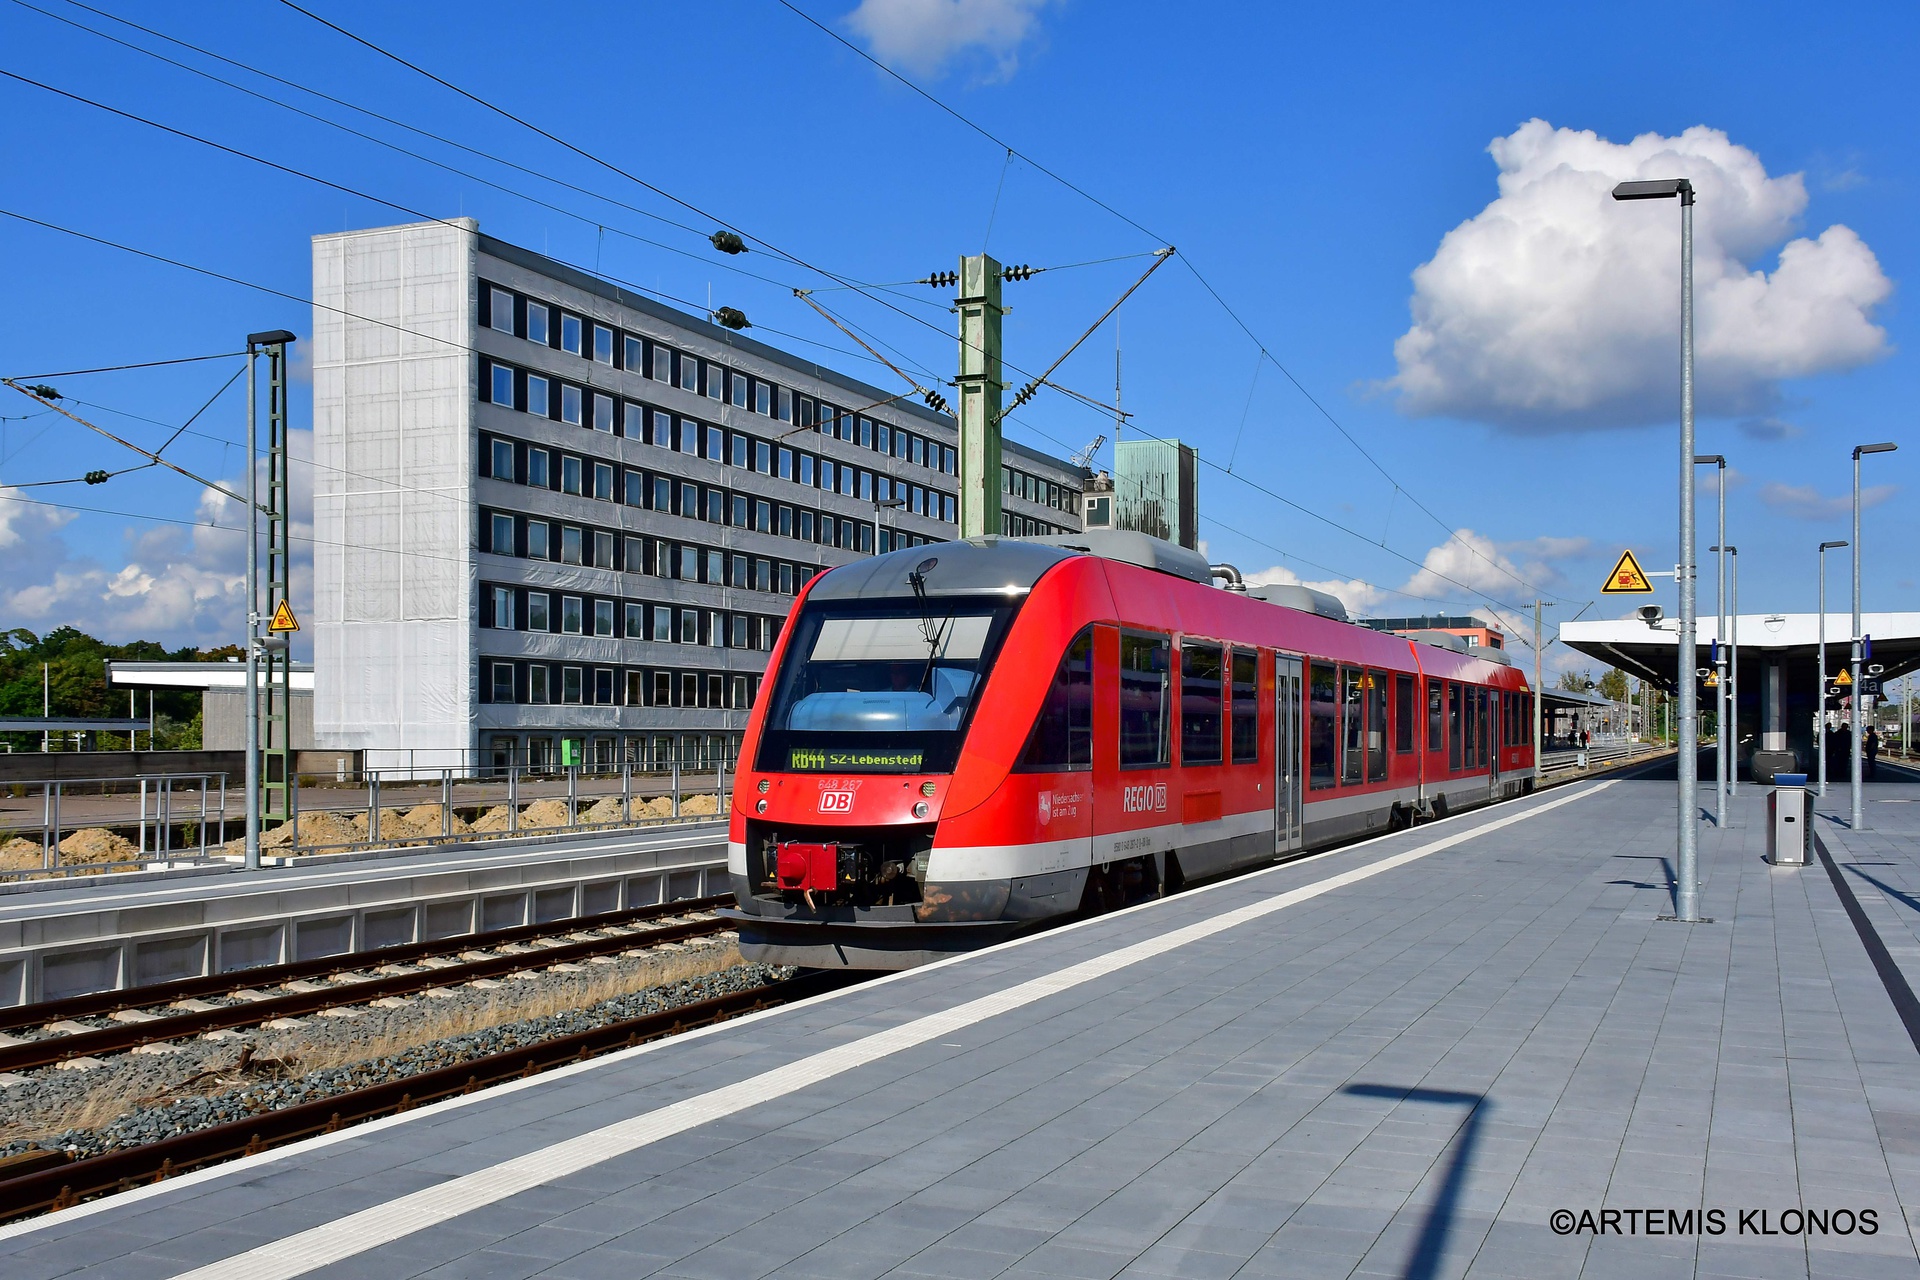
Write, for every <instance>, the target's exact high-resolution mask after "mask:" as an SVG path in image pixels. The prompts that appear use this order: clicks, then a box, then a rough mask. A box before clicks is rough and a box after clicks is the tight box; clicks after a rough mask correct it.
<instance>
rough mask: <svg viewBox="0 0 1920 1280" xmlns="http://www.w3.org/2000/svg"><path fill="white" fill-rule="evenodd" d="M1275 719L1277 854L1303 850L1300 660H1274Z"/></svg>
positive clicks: (1280, 656)
mask: <svg viewBox="0 0 1920 1280" xmlns="http://www.w3.org/2000/svg"><path fill="white" fill-rule="evenodd" d="M1273 690H1274V717H1273V737H1274V751H1273V758H1274V763H1275V768H1274V788H1273V836H1274V852H1275V853H1286V852H1288V851H1289V850H1293V849H1298V848H1299V847H1300V659H1298V658H1295V657H1290V656H1288V655H1287V654H1284V653H1281V654H1275V655H1274V660H1273Z"/></svg>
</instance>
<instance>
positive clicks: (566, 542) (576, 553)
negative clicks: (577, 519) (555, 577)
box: [560, 524, 580, 564]
mask: <svg viewBox="0 0 1920 1280" xmlns="http://www.w3.org/2000/svg"><path fill="white" fill-rule="evenodd" d="M560 563H562V564H579V563H580V530H579V529H577V528H575V527H574V526H573V525H570V524H566V525H561V526H560Z"/></svg>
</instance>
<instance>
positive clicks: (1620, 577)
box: [1600, 551, 1653, 595]
mask: <svg viewBox="0 0 1920 1280" xmlns="http://www.w3.org/2000/svg"><path fill="white" fill-rule="evenodd" d="M1652 591H1653V583H1651V582H1649V581H1647V574H1646V571H1645V570H1644V569H1642V568H1641V567H1640V562H1639V561H1638V560H1635V559H1634V558H1633V552H1631V551H1622V552H1621V553H1620V559H1619V561H1618V562H1617V563H1616V564H1615V565H1614V566H1613V572H1612V573H1609V574H1608V575H1607V582H1606V585H1605V586H1603V587H1601V588H1600V594H1602V595H1650V594H1651V593H1652Z"/></svg>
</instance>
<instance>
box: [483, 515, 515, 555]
mask: <svg viewBox="0 0 1920 1280" xmlns="http://www.w3.org/2000/svg"><path fill="white" fill-rule="evenodd" d="M492 524H493V542H492V544H491V545H490V546H489V547H488V548H487V549H488V550H489V551H492V552H493V553H494V554H495V555H498V556H510V555H512V554H513V517H512V516H503V515H500V514H498V513H497V512H496V513H495V514H494V517H493V521H492Z"/></svg>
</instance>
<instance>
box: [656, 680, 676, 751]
mask: <svg viewBox="0 0 1920 1280" xmlns="http://www.w3.org/2000/svg"><path fill="white" fill-rule="evenodd" d="M652 701H653V705H654V706H656V707H665V706H671V705H672V703H673V677H672V676H671V675H669V674H667V673H666V672H664V671H656V672H654V673H653V699H652ZM666 741H669V740H668V739H666V738H655V739H654V743H655V744H656V747H655V752H654V759H655V760H656V761H657V762H658V763H660V764H666V763H668V759H667V757H666V756H665V755H664V754H661V753H660V751H659V749H658V744H660V743H663V742H666Z"/></svg>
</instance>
